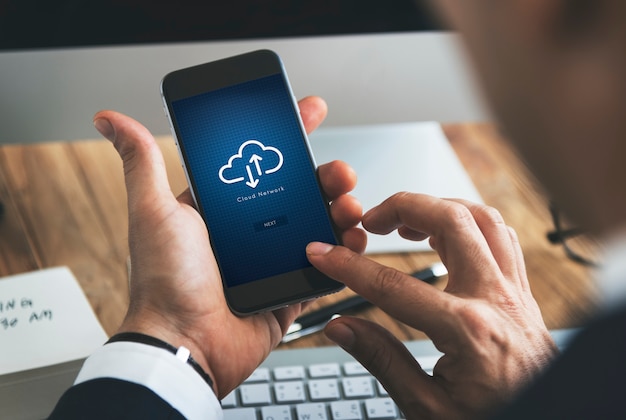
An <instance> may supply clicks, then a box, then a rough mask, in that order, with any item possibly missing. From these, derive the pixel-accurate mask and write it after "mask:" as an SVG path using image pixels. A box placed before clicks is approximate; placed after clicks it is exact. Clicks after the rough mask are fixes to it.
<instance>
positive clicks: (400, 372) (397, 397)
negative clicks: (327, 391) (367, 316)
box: [324, 316, 437, 418]
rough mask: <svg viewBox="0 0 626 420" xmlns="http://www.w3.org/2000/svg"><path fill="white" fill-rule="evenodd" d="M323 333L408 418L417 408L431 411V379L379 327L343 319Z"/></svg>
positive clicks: (433, 390)
mask: <svg viewBox="0 0 626 420" xmlns="http://www.w3.org/2000/svg"><path fill="white" fill-rule="evenodd" d="M324 333H325V334H326V336H327V337H328V338H330V339H331V340H332V341H334V342H335V343H337V344H339V345H340V346H341V347H342V348H343V349H344V350H346V351H347V352H348V353H350V354H351V355H352V356H353V357H354V358H355V359H356V360H358V361H359V362H360V363H361V364H362V365H363V366H364V367H365V368H366V369H367V370H368V371H369V372H370V373H371V374H372V375H374V376H375V377H376V378H377V379H378V380H379V381H380V383H381V384H382V385H383V387H385V389H386V390H387V392H389V395H390V396H391V398H393V400H394V401H395V402H396V404H398V406H399V407H400V409H401V410H402V411H403V412H404V413H405V415H407V414H409V413H410V412H415V410H416V409H417V410H418V411H421V412H423V410H424V409H426V411H428V407H429V406H430V404H431V403H433V402H434V401H436V396H435V394H436V393H437V390H436V389H435V388H436V385H435V383H434V382H433V379H432V377H431V376H430V375H428V374H427V373H426V372H424V371H423V370H422V368H421V367H420V365H419V363H418V362H417V361H416V360H415V358H414V357H413V355H412V354H411V353H410V352H409V350H408V349H407V348H406V347H405V346H404V344H402V343H401V342H400V341H399V340H398V339H397V338H396V337H394V336H393V335H392V334H391V333H390V332H389V331H387V330H386V329H384V328H383V327H381V326H380V325H378V324H375V323H373V322H370V321H366V320H364V319H359V318H353V317H347V316H342V317H339V318H337V319H335V320H333V321H331V322H329V323H328V325H327V326H326V328H325V329H324ZM420 407H421V409H420ZM410 417H411V416H408V417H407V418H410Z"/></svg>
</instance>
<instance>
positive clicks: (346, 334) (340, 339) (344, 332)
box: [324, 322, 356, 350]
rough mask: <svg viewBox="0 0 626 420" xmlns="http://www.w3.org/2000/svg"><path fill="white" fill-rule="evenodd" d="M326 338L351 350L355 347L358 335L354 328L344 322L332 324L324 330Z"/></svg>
mask: <svg viewBox="0 0 626 420" xmlns="http://www.w3.org/2000/svg"><path fill="white" fill-rule="evenodd" d="M324 333H325V334H326V337H328V338H330V339H331V340H332V341H334V342H335V343H337V344H338V345H339V346H341V347H343V348H344V349H346V350H350V349H351V348H352V347H353V346H354V342H355V340H356V335H355V334H354V331H353V330H352V328H350V327H348V326H347V325H346V324H344V323H343V322H336V323H333V324H330V325H328V326H327V327H326V329H325V330H324Z"/></svg>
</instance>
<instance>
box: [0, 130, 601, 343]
mask: <svg viewBox="0 0 626 420" xmlns="http://www.w3.org/2000/svg"><path fill="white" fill-rule="evenodd" d="M444 129H445V130H444V131H445V133H446V135H447V136H448V139H449V140H450V142H451V144H452V146H453V147H454V149H455V150H456V152H457V154H458V155H459V157H460V159H461V161H462V163H463V164H464V165H465V167H466V169H467V171H468V172H469V174H470V176H471V178H472V179H473V181H474V183H475V184H476V186H477V188H478V190H479V192H480V193H481V194H482V196H483V199H484V201H485V202H486V203H487V204H489V205H491V206H494V207H496V208H498V209H499V210H500V211H501V213H502V215H503V216H504V219H505V220H506V221H507V223H508V224H509V225H511V226H512V227H514V228H515V229H516V230H517V232H518V235H519V237H520V242H521V244H522V246H523V248H524V252H525V256H526V263H527V269H528V275H529V278H530V281H531V286H532V290H533V292H534V294H535V297H536V298H537V300H538V301H539V304H540V306H541V309H542V311H543V315H544V318H545V320H546V323H547V325H548V327H549V328H564V327H571V326H576V325H578V324H579V323H580V322H581V321H582V320H583V319H584V318H585V316H587V315H588V314H589V312H590V311H591V310H592V309H593V308H594V305H595V302H596V290H595V288H594V286H593V284H592V282H591V281H590V276H589V274H590V273H589V272H588V270H587V269H585V268H584V267H582V266H580V265H578V264H576V263H574V262H572V261H570V260H568V259H567V258H566V257H565V255H564V253H563V251H562V249H561V248H560V247H557V246H553V245H550V244H549V243H548V241H547V240H546V237H545V234H546V232H547V231H548V230H550V229H551V221H550V217H549V213H548V210H547V206H546V200H545V199H544V197H543V196H542V194H541V193H540V191H539V190H538V188H537V185H536V183H535V182H534V181H533V178H532V176H530V174H529V173H528V171H527V170H526V168H525V167H524V165H523V164H522V163H521V162H520V160H519V159H518V158H517V157H516V155H515V154H514V153H512V151H511V149H510V148H509V147H508V146H507V145H506V143H505V142H503V141H502V139H501V138H500V136H499V135H498V133H497V132H496V131H495V130H494V129H493V127H491V126H490V125H479V124H454V125H446V126H444ZM159 143H160V145H161V147H162V149H163V152H164V154H165V159H166V164H167V169H168V173H169V176H170V183H171V185H172V188H173V190H174V191H175V192H177V193H178V192H180V191H182V190H183V189H184V188H186V181H185V177H184V174H183V172H182V169H181V166H180V163H179V161H178V155H177V152H176V150H175V146H174V144H173V141H172V140H171V139H170V138H167V137H165V138H162V139H159ZM0 202H2V203H3V205H4V211H3V214H2V217H1V219H0V275H9V274H15V273H20V272H25V271H30V270H35V269H38V268H44V267H51V266H57V265H67V266H69V267H70V269H71V270H72V271H73V272H74V274H75V275H76V277H77V278H78V280H79V282H80V284H81V285H82V287H83V289H84V291H85V293H86V295H87V297H88V298H89V301H90V302H91V304H92V306H93V308H94V310H95V312H96V314H97V315H98V317H99V319H100V321H101V323H102V325H103V327H104V329H105V330H106V331H107V333H109V334H112V333H113V332H114V331H115V330H116V328H117V326H118V325H119V324H120V322H121V320H122V318H123V316H124V313H125V310H126V306H127V303H128V287H127V286H128V285H127V274H126V257H127V255H128V244H127V236H128V233H127V224H128V222H127V214H126V195H125V189H124V181H123V173H122V165H121V161H120V159H119V157H118V156H117V154H116V152H115V150H114V149H113V147H112V146H111V145H110V144H109V143H108V142H107V141H105V140H90V141H81V142H72V143H65V142H59V143H46V144H40V145H26V146H20V145H9V146H3V147H0ZM372 258H373V259H376V260H377V261H379V262H381V263H384V264H388V265H391V266H394V267H396V268H398V269H400V270H403V271H407V272H408V271H412V270H416V269H419V268H422V267H424V266H425V265H426V264H428V263H431V262H434V261H437V256H436V255H435V254H434V253H433V252H426V253H405V254H388V255H376V256H372ZM436 286H437V287H439V288H443V287H444V286H445V279H442V280H441V281H440V282H439V283H438V284H437V285H436ZM350 293H351V292H350V291H347V290H346V291H342V292H341V293H339V294H336V295H333V296H327V297H325V298H322V299H319V300H318V302H316V303H315V304H314V305H313V308H312V309H315V308H316V307H318V306H319V305H323V304H326V303H329V302H331V301H334V300H337V299H340V298H343V297H346V296H347V295H349V294H350ZM363 317H367V318H369V319H372V320H375V321H377V322H379V323H381V324H383V325H385V326H386V327H387V328H389V329H390V330H391V331H392V332H393V333H394V334H396V335H397V336H398V337H399V338H400V339H403V340H407V339H417V338H423V337H424V336H423V334H422V333H420V332H418V331H415V330H413V329H411V328H409V327H407V326H406V325H404V324H402V323H398V322H396V321H394V320H393V319H391V318H390V317H388V316H387V315H386V314H384V313H383V312H382V311H380V310H379V309H377V308H372V309H368V310H367V311H365V312H364V313H363ZM328 344H330V342H329V341H328V340H326V338H325V337H324V336H323V335H322V334H316V335H314V336H311V337H308V338H305V339H301V340H298V341H295V342H293V343H290V344H289V345H286V346H284V347H305V346H316V345H328Z"/></svg>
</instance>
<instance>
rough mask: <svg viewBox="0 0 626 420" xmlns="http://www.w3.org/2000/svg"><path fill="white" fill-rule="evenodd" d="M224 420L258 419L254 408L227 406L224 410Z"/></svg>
mask: <svg viewBox="0 0 626 420" xmlns="http://www.w3.org/2000/svg"><path fill="white" fill-rule="evenodd" d="M224 420H256V410H255V409H254V408H227V409H225V410H224Z"/></svg>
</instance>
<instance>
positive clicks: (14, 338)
mask: <svg viewBox="0 0 626 420" xmlns="http://www.w3.org/2000/svg"><path fill="white" fill-rule="evenodd" d="M106 340H107V335H106V333H105V332H104V330H103V329H102V326H101V325H100V323H99V322H98V319H97V318H96V316H95V314H94V312H93V310H92V309H91V306H90V305H89V302H88V301H87V298H86V297H85V295H84V293H83V291H82V289H81V288H80V286H79V284H78V282H77V281H76V279H75V278H74V276H73V274H72V272H71V271H70V270H69V269H68V268H67V267H57V268H50V269H44V270H39V271H34V272H30V273H26V274H19V275H15V276H10V277H5V278H3V279H0V375H3V374H7V373H13V372H19V371H23V370H28V369H34V368H39V367H43V366H49V365H54V364H57V363H63V362H68V361H72V360H77V359H83V358H85V357H87V356H89V355H90V354H91V353H92V352H93V351H94V350H95V349H96V348H97V347H98V346H101V345H102V344H104V342H105V341H106Z"/></svg>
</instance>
